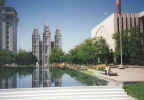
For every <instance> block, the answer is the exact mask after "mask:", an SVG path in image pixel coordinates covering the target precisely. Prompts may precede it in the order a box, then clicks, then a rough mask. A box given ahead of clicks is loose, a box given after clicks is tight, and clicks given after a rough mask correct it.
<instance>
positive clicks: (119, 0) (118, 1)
mask: <svg viewBox="0 0 144 100" xmlns="http://www.w3.org/2000/svg"><path fill="white" fill-rule="evenodd" d="M117 7H118V12H117V13H118V15H119V19H120V21H119V23H120V56H121V64H120V68H123V50H122V16H121V0H117Z"/></svg>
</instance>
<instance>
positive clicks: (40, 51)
mask: <svg viewBox="0 0 144 100" xmlns="http://www.w3.org/2000/svg"><path fill="white" fill-rule="evenodd" d="M52 48H60V49H62V35H61V32H60V30H59V29H56V34H55V40H54V41H52V40H51V32H50V28H49V25H48V24H46V25H44V32H43V34H42V35H40V33H39V30H38V27H35V28H34V29H33V33H32V53H33V55H34V56H35V57H36V58H37V60H38V61H39V63H40V64H42V66H43V67H47V66H48V64H49V63H48V60H49V56H50V52H51V49H52Z"/></svg>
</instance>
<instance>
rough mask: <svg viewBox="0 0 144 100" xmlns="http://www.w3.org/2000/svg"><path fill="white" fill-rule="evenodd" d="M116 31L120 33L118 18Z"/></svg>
mask: <svg viewBox="0 0 144 100" xmlns="http://www.w3.org/2000/svg"><path fill="white" fill-rule="evenodd" d="M117 31H118V32H120V30H119V17H118V18H117Z"/></svg>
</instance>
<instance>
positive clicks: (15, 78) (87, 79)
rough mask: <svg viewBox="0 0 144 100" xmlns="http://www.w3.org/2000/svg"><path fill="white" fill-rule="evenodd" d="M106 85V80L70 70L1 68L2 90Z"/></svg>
mask: <svg viewBox="0 0 144 100" xmlns="http://www.w3.org/2000/svg"><path fill="white" fill-rule="evenodd" d="M106 84H107V82H105V81H104V80H100V79H98V78H96V77H91V76H88V75H85V74H83V73H80V72H79V71H73V70H68V69H56V68H53V67H51V68H50V69H47V68H44V69H43V68H41V67H39V68H21V67H18V68H0V89H7V88H37V87H61V86H62V87H65V86H84V85H106Z"/></svg>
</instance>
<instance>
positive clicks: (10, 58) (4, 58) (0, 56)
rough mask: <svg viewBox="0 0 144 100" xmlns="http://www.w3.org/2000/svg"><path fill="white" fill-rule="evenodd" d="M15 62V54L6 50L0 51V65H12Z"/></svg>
mask: <svg viewBox="0 0 144 100" xmlns="http://www.w3.org/2000/svg"><path fill="white" fill-rule="evenodd" d="M14 62H15V54H14V53H12V52H11V51H8V50H1V51H0V64H1V65H3V64H12V63H14Z"/></svg>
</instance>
